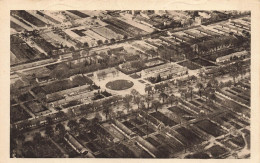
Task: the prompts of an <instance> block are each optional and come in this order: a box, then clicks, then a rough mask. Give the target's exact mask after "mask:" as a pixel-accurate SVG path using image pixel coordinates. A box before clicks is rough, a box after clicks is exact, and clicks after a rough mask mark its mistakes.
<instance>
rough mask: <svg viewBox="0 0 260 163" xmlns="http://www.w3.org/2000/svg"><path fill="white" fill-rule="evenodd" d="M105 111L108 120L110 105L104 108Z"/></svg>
mask: <svg viewBox="0 0 260 163" xmlns="http://www.w3.org/2000/svg"><path fill="white" fill-rule="evenodd" d="M103 113H105V116H106V120H107V119H108V115H109V114H110V107H109V106H105V108H104V109H103Z"/></svg>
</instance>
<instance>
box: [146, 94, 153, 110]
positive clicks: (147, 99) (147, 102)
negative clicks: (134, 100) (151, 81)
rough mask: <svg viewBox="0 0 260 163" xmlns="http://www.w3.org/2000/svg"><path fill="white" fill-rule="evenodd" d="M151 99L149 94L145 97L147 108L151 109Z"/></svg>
mask: <svg viewBox="0 0 260 163" xmlns="http://www.w3.org/2000/svg"><path fill="white" fill-rule="evenodd" d="M151 100H152V99H151V97H149V96H146V97H145V102H146V104H147V109H150V104H151Z"/></svg>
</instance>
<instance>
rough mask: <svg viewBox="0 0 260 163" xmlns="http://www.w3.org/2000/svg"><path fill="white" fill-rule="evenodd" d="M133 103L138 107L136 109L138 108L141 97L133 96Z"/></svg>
mask: <svg viewBox="0 0 260 163" xmlns="http://www.w3.org/2000/svg"><path fill="white" fill-rule="evenodd" d="M134 103H135V104H136V105H137V107H138V109H139V107H140V103H141V99H140V98H138V97H135V98H134Z"/></svg>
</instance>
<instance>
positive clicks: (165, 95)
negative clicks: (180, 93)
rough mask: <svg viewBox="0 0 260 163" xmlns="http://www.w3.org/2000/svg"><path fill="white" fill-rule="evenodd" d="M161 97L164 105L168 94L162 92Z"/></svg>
mask: <svg viewBox="0 0 260 163" xmlns="http://www.w3.org/2000/svg"><path fill="white" fill-rule="evenodd" d="M159 97H160V98H161V99H162V100H163V103H164V101H165V99H166V98H167V97H168V95H167V94H166V93H164V92H161V93H160V95H159Z"/></svg>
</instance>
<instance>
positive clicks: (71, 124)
mask: <svg viewBox="0 0 260 163" xmlns="http://www.w3.org/2000/svg"><path fill="white" fill-rule="evenodd" d="M68 127H69V128H70V130H71V131H72V132H76V131H77V130H78V128H79V124H78V123H77V122H76V121H75V120H70V121H69V122H68Z"/></svg>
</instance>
